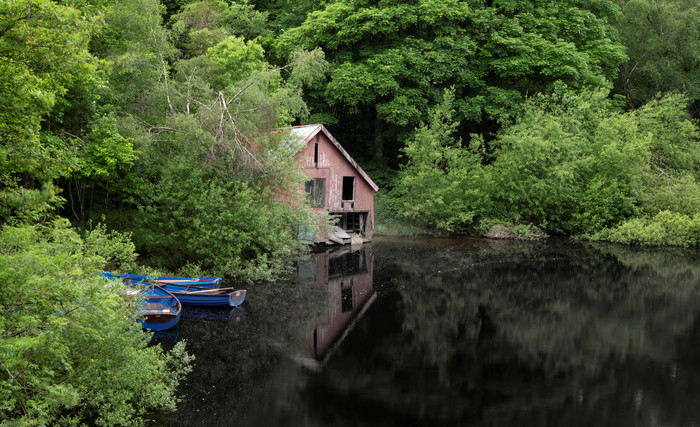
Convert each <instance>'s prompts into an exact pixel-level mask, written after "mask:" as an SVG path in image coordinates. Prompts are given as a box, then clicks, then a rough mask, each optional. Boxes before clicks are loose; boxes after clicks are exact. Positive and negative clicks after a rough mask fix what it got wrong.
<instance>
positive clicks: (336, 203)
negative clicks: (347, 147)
mask: <svg viewBox="0 0 700 427" xmlns="http://www.w3.org/2000/svg"><path fill="white" fill-rule="evenodd" d="M319 129H320V127H319ZM316 143H318V164H316V165H314V157H315V150H316V148H315V146H316ZM300 155H301V156H303V158H304V162H303V168H304V170H303V171H304V174H305V175H306V176H308V177H309V178H323V179H325V180H326V184H325V185H326V188H325V195H324V207H318V208H315V209H316V210H318V211H323V210H324V208H326V209H328V211H330V212H367V227H366V233H367V237H371V235H372V229H373V228H374V190H373V189H372V187H371V186H370V185H369V183H368V182H367V181H366V180H365V178H364V177H363V176H362V175H361V174H360V173H359V172H358V170H357V168H356V167H355V166H354V165H353V164H351V163H350V162H349V161H348V160H347V158H346V157H345V156H344V155H343V153H342V152H341V151H340V150H338V148H337V147H336V146H335V145H334V144H333V143H332V142H331V140H330V139H329V138H328V137H327V136H326V134H325V133H324V132H321V131H319V132H318V133H316V134H315V135H312V136H311V137H310V138H309V140H308V143H307V144H306V146H305V147H304V149H303V150H302V151H301V153H300ZM343 177H354V178H355V194H354V201H353V202H352V203H348V202H343V201H342V193H343Z"/></svg>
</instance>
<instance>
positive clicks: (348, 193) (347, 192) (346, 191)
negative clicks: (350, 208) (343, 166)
mask: <svg viewBox="0 0 700 427" xmlns="http://www.w3.org/2000/svg"><path fill="white" fill-rule="evenodd" d="M343 200H348V201H353V200H355V177H354V176H344V177H343Z"/></svg>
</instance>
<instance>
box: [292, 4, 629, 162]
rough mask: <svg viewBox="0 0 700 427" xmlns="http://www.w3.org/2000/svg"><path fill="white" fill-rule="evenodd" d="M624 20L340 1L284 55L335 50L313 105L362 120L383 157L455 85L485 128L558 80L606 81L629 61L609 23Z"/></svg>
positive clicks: (297, 34)
mask: <svg viewBox="0 0 700 427" xmlns="http://www.w3.org/2000/svg"><path fill="white" fill-rule="evenodd" d="M615 14H616V8H615V7H614V6H613V5H612V4H611V3H609V2H607V1H595V2H587V3H585V4H582V3H581V2H576V1H566V2H560V1H558V2H554V1H551V2H545V3H541V2H538V3H537V5H535V3H534V2H530V1H524V0H514V1H505V2H493V3H490V2H488V3H479V2H476V3H475V2H466V1H458V0H450V1H447V2H436V1H431V0H414V1H410V2H398V1H388V2H380V3H378V4H377V3H375V2H370V1H363V0H340V1H337V2H333V3H330V4H328V5H327V6H326V7H325V9H323V10H319V11H316V12H313V13H311V14H309V16H308V18H307V20H306V21H305V22H304V23H303V24H302V25H300V26H299V27H296V28H293V29H290V30H289V31H286V32H285V33H284V34H283V35H281V36H280V41H279V43H278V49H279V50H280V51H281V52H288V51H290V50H291V49H293V48H296V47H297V46H301V47H302V48H305V49H313V48H316V47H320V48H322V49H323V50H324V51H325V52H326V55H327V56H328V58H329V61H330V62H331V64H332V66H331V69H330V75H329V79H328V83H327V84H326V85H323V86H317V87H315V90H314V91H313V92H312V93H311V96H312V98H313V103H312V105H313V107H314V108H316V111H317V112H319V113H324V112H332V113H334V114H336V115H337V116H338V117H339V118H340V117H342V118H343V121H344V122H352V121H353V118H355V119H357V120H362V121H363V122H364V123H366V124H365V125H363V126H362V131H364V132H363V133H364V134H365V135H367V136H369V135H370V134H372V133H373V134H374V138H373V144H371V145H373V152H372V154H373V155H374V156H375V157H381V156H383V151H384V145H383V143H384V133H385V132H388V133H389V134H391V135H393V138H394V140H395V139H396V138H397V136H398V133H397V132H404V135H405V130H406V129H410V128H412V127H414V126H416V125H417V124H418V123H419V122H420V121H421V119H422V118H423V117H424V115H425V114H426V113H427V111H428V110H429V108H430V107H431V106H433V105H436V104H437V103H439V102H440V99H441V94H442V91H443V89H445V88H447V87H451V86H454V88H455V89H454V90H455V114H456V115H455V118H456V120H457V121H459V122H462V121H464V120H467V121H469V122H470V123H472V124H473V125H476V124H480V126H481V129H482V130H483V129H491V128H489V124H493V123H497V122H499V121H502V120H504V119H507V118H510V117H512V116H513V115H514V114H515V113H516V112H517V108H518V105H519V104H520V103H521V102H522V100H523V97H524V96H525V95H527V94H534V93H537V92H541V91H546V90H547V89H548V88H549V87H550V85H551V84H553V83H554V82H556V81H563V82H565V83H566V84H568V85H569V86H570V87H572V88H575V89H581V88H584V87H589V86H598V85H602V84H604V83H605V82H606V81H607V80H608V79H612V78H613V77H614V72H615V70H616V68H615V67H616V66H617V65H618V64H620V63H621V62H622V61H623V60H624V59H625V56H624V53H623V47H622V45H620V44H619V43H618V42H617V41H616V36H615V33H614V31H613V29H612V28H611V26H610V24H609V23H608V20H609V19H610V18H612V17H614V16H615ZM368 130H369V131H368ZM347 139H348V140H351V139H354V138H347ZM370 140H372V139H370Z"/></svg>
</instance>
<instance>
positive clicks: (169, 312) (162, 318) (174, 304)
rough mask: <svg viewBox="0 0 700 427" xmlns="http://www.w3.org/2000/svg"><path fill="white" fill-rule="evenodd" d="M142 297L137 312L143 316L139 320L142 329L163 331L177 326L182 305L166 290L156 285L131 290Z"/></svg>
mask: <svg viewBox="0 0 700 427" xmlns="http://www.w3.org/2000/svg"><path fill="white" fill-rule="evenodd" d="M127 287H131V288H132V289H134V290H136V291H137V294H138V295H139V296H140V297H143V305H142V306H141V308H139V309H138V310H137V312H138V313H139V314H141V315H142V316H143V318H142V319H139V322H140V323H141V326H142V327H143V328H144V329H148V330H151V331H163V330H166V329H170V328H172V327H174V326H175V325H177V323H178V321H179V320H180V313H181V311H182V304H181V303H180V301H179V300H178V299H177V297H175V295H173V294H172V293H170V292H168V291H167V290H165V289H163V288H161V287H160V286H157V285H151V286H147V287H140V288H133V287H132V286H130V285H129V284H127Z"/></svg>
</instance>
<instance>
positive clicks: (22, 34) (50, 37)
mask: <svg viewBox="0 0 700 427" xmlns="http://www.w3.org/2000/svg"><path fill="white" fill-rule="evenodd" d="M91 27H92V24H91V22H90V21H89V20H88V19H87V17H85V16H84V15H82V14H81V13H80V11H78V10H77V9H74V8H71V7H68V6H63V5H59V4H56V3H54V2H51V1H47V0H17V1H15V0H3V1H1V2H0V28H2V31H0V99H1V100H2V101H0V140H2V145H0V188H1V190H0V221H3V222H4V221H7V220H8V218H9V217H11V216H16V217H17V218H20V219H23V220H25V219H32V220H38V219H40V218H43V217H44V216H45V215H46V213H47V212H48V211H49V210H50V208H51V207H53V206H56V205H57V204H58V203H60V200H61V199H60V198H59V197H58V190H57V189H56V188H55V186H54V184H53V180H54V179H55V178H57V177H59V176H65V175H66V174H67V173H68V172H69V164H70V163H69V156H68V154H67V152H66V148H65V146H64V145H63V144H61V143H60V142H59V141H57V140H55V139H51V138H42V137H41V132H40V131H41V122H42V119H43V118H44V117H45V116H46V115H47V114H48V113H49V112H50V111H51V110H52V108H53V106H54V105H55V104H56V102H57V100H58V99H60V97H61V96H63V95H64V94H65V92H66V90H67V87H68V86H70V85H71V83H72V82H74V81H77V80H81V79H87V80H91V81H96V80H98V79H97V71H96V61H95V60H94V58H93V57H92V55H90V54H89V53H88V51H87V45H88V41H89V35H90V32H91Z"/></svg>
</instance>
